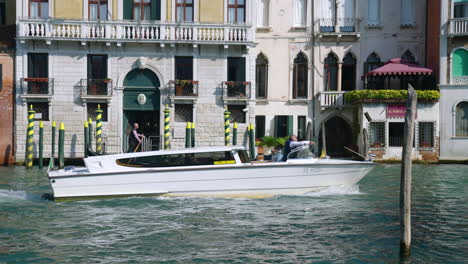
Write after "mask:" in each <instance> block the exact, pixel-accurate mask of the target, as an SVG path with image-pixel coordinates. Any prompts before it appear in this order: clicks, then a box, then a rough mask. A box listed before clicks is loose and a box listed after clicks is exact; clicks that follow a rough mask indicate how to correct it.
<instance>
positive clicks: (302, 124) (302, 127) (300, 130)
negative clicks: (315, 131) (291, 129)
mask: <svg viewBox="0 0 468 264" xmlns="http://www.w3.org/2000/svg"><path fill="white" fill-rule="evenodd" d="M306 137H307V135H306V117H305V116H298V117H297V138H298V140H305V139H306Z"/></svg>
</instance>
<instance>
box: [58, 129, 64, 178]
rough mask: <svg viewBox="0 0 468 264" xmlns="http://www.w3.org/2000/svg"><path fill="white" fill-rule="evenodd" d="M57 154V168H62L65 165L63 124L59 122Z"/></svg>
mask: <svg viewBox="0 0 468 264" xmlns="http://www.w3.org/2000/svg"><path fill="white" fill-rule="evenodd" d="M58 156H59V168H60V169H63V167H65V125H64V124H63V123H60V128H59V146H58Z"/></svg>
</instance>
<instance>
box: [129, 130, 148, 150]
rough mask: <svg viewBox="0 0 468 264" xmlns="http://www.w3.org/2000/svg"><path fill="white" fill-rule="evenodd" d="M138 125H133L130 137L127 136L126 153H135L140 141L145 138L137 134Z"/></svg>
mask: <svg viewBox="0 0 468 264" xmlns="http://www.w3.org/2000/svg"><path fill="white" fill-rule="evenodd" d="M138 127H139V126H138V123H134V124H133V129H132V132H131V133H130V135H129V136H128V146H129V148H128V151H127V152H137V151H138V149H140V145H141V140H142V139H143V138H144V137H145V135H143V134H138Z"/></svg>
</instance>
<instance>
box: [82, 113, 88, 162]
mask: <svg viewBox="0 0 468 264" xmlns="http://www.w3.org/2000/svg"><path fill="white" fill-rule="evenodd" d="M83 132H84V133H83V134H84V144H83V147H84V152H83V155H84V157H85V158H87V157H88V121H85V122H84V131H83Z"/></svg>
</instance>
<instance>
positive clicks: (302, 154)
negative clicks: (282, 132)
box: [288, 146, 315, 159]
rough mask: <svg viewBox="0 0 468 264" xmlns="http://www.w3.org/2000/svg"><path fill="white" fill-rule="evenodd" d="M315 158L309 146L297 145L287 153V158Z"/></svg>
mask: <svg viewBox="0 0 468 264" xmlns="http://www.w3.org/2000/svg"><path fill="white" fill-rule="evenodd" d="M312 158H315V155H314V153H313V152H312V150H311V149H310V147H309V146H299V147H297V148H294V149H293V150H291V152H290V153H289V154H288V159H312Z"/></svg>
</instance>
